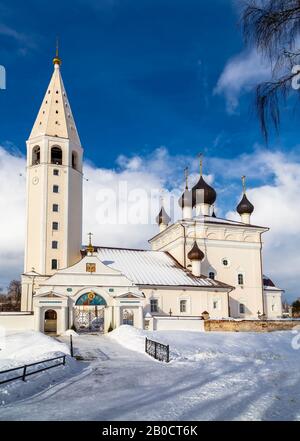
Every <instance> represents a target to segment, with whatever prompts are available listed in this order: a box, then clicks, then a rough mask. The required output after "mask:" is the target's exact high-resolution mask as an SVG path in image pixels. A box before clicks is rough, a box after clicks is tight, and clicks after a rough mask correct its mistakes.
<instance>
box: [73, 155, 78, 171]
mask: <svg viewBox="0 0 300 441" xmlns="http://www.w3.org/2000/svg"><path fill="white" fill-rule="evenodd" d="M72 168H75V170H77V153H76V152H72Z"/></svg>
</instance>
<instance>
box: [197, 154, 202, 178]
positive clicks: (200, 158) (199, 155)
mask: <svg viewBox="0 0 300 441" xmlns="http://www.w3.org/2000/svg"><path fill="white" fill-rule="evenodd" d="M197 157H198V158H199V163H200V176H202V174H203V153H198V155H197Z"/></svg>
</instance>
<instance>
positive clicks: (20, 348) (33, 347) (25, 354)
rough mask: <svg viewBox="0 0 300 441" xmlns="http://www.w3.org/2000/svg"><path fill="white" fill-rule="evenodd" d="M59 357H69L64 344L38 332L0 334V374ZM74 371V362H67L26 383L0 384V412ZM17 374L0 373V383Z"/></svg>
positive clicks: (75, 367) (18, 373) (37, 375)
mask: <svg viewBox="0 0 300 441" xmlns="http://www.w3.org/2000/svg"><path fill="white" fill-rule="evenodd" d="M63 354H66V355H68V354H70V351H69V348H68V346H67V345H66V344H64V343H61V342H59V341H57V340H55V339H53V338H51V337H48V336H46V335H44V334H42V333H40V332H34V331H24V332H21V331H8V332H6V333H5V334H3V335H1V338H0V371H3V370H6V369H12V368H16V367H20V366H24V364H30V363H35V362H38V361H43V360H46V359H49V358H54V357H58V356H60V355H63ZM69 358H70V357H69ZM54 363H56V362H53V364H54ZM48 365H49V364H48ZM41 367H42V365H39V366H38V367H37V369H39V368H41ZM77 368H78V366H76V364H75V362H74V360H68V364H67V366H60V367H57V368H53V369H49V370H48V371H46V372H42V373H38V374H36V375H33V376H31V377H28V381H26V382H23V381H20V380H18V381H15V382H10V383H6V384H3V385H0V409H1V405H2V406H3V405H5V404H7V403H10V402H16V401H18V400H20V399H24V398H26V397H29V396H32V395H33V394H35V393H37V392H39V391H40V390H43V389H44V388H45V387H51V385H52V384H53V383H54V382H56V381H62V380H63V379H65V378H67V377H69V376H70V375H72V374H73V373H74V370H75V371H76V369H77ZM30 369H32V371H33V370H35V369H36V368H35V367H32V368H30ZM30 369H28V371H30ZM20 374H21V370H18V371H15V372H12V373H8V374H1V375H0V381H1V380H5V378H10V377H12V376H17V375H20ZM29 378H30V379H29ZM0 415H1V410H0Z"/></svg>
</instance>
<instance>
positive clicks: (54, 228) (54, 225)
mask: <svg viewBox="0 0 300 441" xmlns="http://www.w3.org/2000/svg"><path fill="white" fill-rule="evenodd" d="M52 230H56V231H57V230H58V222H52Z"/></svg>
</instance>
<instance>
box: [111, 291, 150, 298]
mask: <svg viewBox="0 0 300 441" xmlns="http://www.w3.org/2000/svg"><path fill="white" fill-rule="evenodd" d="M141 297H144V294H143V293H141V294H137V293H134V292H126V293H125V294H121V295H119V296H117V297H116V298H118V299H122V298H123V299H124V298H125V299H140V298H141Z"/></svg>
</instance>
